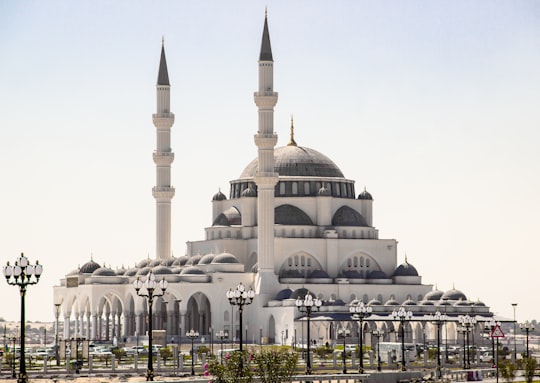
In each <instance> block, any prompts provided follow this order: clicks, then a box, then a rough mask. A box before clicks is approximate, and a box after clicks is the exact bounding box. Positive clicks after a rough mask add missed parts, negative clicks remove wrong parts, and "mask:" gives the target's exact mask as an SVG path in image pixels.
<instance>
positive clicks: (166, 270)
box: [152, 266, 172, 275]
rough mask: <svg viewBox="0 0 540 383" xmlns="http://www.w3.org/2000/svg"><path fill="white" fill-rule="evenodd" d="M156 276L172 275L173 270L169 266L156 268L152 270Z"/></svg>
mask: <svg viewBox="0 0 540 383" xmlns="http://www.w3.org/2000/svg"><path fill="white" fill-rule="evenodd" d="M152 272H153V273H154V274H155V275H163V274H172V270H171V269H170V268H169V267H167V266H156V267H154V268H153V269H152Z"/></svg>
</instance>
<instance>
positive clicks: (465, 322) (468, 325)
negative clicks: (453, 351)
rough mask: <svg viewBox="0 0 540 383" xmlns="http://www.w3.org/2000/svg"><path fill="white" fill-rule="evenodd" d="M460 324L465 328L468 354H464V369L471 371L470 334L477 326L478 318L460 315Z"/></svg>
mask: <svg viewBox="0 0 540 383" xmlns="http://www.w3.org/2000/svg"><path fill="white" fill-rule="evenodd" d="M458 320H459V323H460V324H461V326H462V327H463V333H464V335H465V344H466V345H465V348H466V352H467V354H465V353H464V354H463V358H464V359H465V360H464V363H463V365H464V368H465V369H470V368H471V355H470V351H471V350H470V347H469V332H471V331H472V330H473V329H474V325H475V324H476V318H475V317H471V316H470V315H469V314H466V315H460V316H459V317H458Z"/></svg>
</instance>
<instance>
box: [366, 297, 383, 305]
mask: <svg viewBox="0 0 540 383" xmlns="http://www.w3.org/2000/svg"><path fill="white" fill-rule="evenodd" d="M367 305H368V306H380V305H381V301H380V300H378V299H375V298H373V299H372V300H370V301H369V302H368V303H367Z"/></svg>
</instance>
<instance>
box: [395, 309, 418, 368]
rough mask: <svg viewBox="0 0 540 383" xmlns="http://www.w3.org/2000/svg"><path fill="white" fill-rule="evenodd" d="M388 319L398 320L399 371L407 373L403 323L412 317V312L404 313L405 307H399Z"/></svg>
mask: <svg viewBox="0 0 540 383" xmlns="http://www.w3.org/2000/svg"><path fill="white" fill-rule="evenodd" d="M390 317H391V318H392V319H393V320H398V321H399V322H400V324H401V371H407V362H406V360H405V323H406V322H407V321H410V320H411V319H412V317H413V313H412V311H410V310H409V311H406V310H405V307H403V306H401V307H400V308H399V309H398V310H394V311H392V314H390Z"/></svg>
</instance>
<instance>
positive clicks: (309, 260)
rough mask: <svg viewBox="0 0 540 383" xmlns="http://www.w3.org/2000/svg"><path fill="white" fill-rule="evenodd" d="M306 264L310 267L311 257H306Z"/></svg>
mask: <svg viewBox="0 0 540 383" xmlns="http://www.w3.org/2000/svg"><path fill="white" fill-rule="evenodd" d="M307 266H308V267H311V258H308V259H307Z"/></svg>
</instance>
